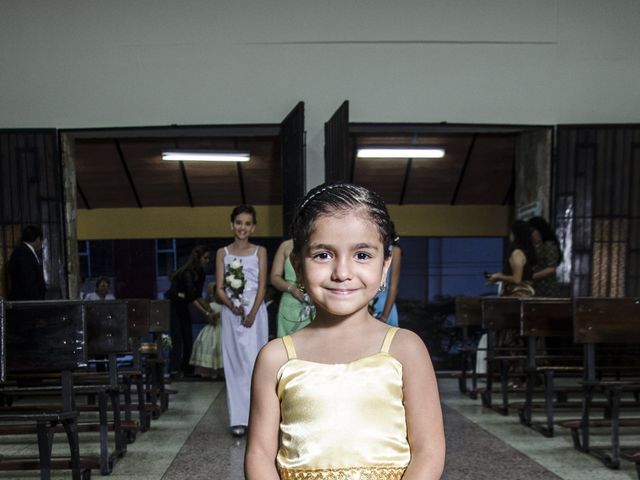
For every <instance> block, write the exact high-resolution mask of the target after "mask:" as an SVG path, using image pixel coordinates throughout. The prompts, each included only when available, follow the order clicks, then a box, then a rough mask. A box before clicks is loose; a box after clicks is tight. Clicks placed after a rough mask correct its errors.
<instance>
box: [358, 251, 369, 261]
mask: <svg viewBox="0 0 640 480" xmlns="http://www.w3.org/2000/svg"><path fill="white" fill-rule="evenodd" d="M370 258H371V255H369V254H368V253H367V252H358V253H356V259H357V260H369V259H370Z"/></svg>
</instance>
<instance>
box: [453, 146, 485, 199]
mask: <svg viewBox="0 0 640 480" xmlns="http://www.w3.org/2000/svg"><path fill="white" fill-rule="evenodd" d="M476 138H478V135H477V134H474V135H473V137H471V143H470V144H469V148H467V154H466V155H465V157H464V163H463V164H462V169H461V170H460V175H459V176H458V182H457V183H456V188H455V190H454V191H453V196H452V197H451V202H450V204H451V205H455V204H456V200H457V199H458V194H459V193H460V187H461V186H462V181H463V180H464V174H465V173H466V171H467V167H468V166H469V161H470V160H471V155H472V154H473V147H474V146H475V144H476Z"/></svg>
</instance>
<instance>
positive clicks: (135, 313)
mask: <svg viewBox="0 0 640 480" xmlns="http://www.w3.org/2000/svg"><path fill="white" fill-rule="evenodd" d="M127 305H128V319H129V342H130V345H129V352H127V353H128V354H130V355H131V356H132V358H133V362H132V365H131V370H127V371H126V373H127V375H125V376H124V377H123V378H124V382H125V383H127V390H125V396H129V397H130V395H131V383H132V382H134V381H135V384H136V393H137V402H138V418H139V421H140V431H141V432H145V431H147V429H148V428H149V427H150V426H151V416H152V414H153V412H155V411H157V410H159V407H156V406H154V405H153V404H150V403H149V404H147V403H146V401H145V392H144V373H143V366H142V356H141V354H140V346H141V344H142V339H143V338H144V337H146V336H147V335H148V334H149V300H147V299H127ZM126 401H127V400H126V399H125V403H126ZM128 402H129V403H130V402H131V400H130V398H129V399H128ZM125 420H129V421H130V420H131V413H130V412H129V411H126V410H125ZM129 434H130V435H131V433H130V432H129Z"/></svg>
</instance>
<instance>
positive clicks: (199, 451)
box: [0, 380, 640, 480]
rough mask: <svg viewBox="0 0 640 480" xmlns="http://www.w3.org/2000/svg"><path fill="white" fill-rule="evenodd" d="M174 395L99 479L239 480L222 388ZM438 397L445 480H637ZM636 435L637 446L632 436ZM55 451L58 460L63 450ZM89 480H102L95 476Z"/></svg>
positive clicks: (237, 443)
mask: <svg viewBox="0 0 640 480" xmlns="http://www.w3.org/2000/svg"><path fill="white" fill-rule="evenodd" d="M174 387H175V388H177V389H178V390H179V394H178V395H177V396H175V397H174V398H173V399H172V402H171V405H170V408H169V411H167V412H166V413H164V414H163V415H162V416H161V417H160V419H158V420H156V421H153V423H152V428H151V430H150V431H149V432H146V433H144V434H140V435H139V436H138V438H137V440H136V441H135V442H134V443H133V444H130V445H129V446H128V452H127V455H126V456H125V457H124V458H123V459H121V460H120V461H119V462H118V463H116V465H115V467H114V469H113V473H112V474H111V475H110V476H109V477H105V478H111V479H113V480H125V479H131V480H134V479H135V480H182V479H189V480H200V479H202V480H205V479H207V480H212V479H213V480H217V479H220V480H241V479H243V478H244V477H243V473H242V462H243V455H244V447H245V442H244V440H237V439H234V438H232V437H231V436H230V435H229V433H228V427H227V411H226V396H225V390H224V383H220V382H184V383H178V384H174ZM440 390H441V398H442V401H443V404H444V405H445V422H446V423H447V437H448V438H447V443H448V458H447V469H446V471H445V475H444V477H443V479H445V480H454V479H455V480H461V479H467V478H468V479H473V480H481V479H485V478H486V479H492V480H502V479H504V480H516V479H523V480H530V479H536V480H542V479H544V480H553V479H557V478H561V479H565V480H578V479H579V480H585V479H598V480H630V479H631V480H635V479H637V475H636V473H635V467H634V466H633V464H631V463H628V462H624V463H623V467H622V469H621V470H619V471H611V470H607V469H606V468H604V467H603V466H602V465H601V464H600V462H598V461H597V460H595V459H592V458H591V457H589V456H587V455H584V454H580V453H578V452H576V451H575V450H574V449H573V447H572V445H571V439H570V436H569V433H568V432H565V431H562V430H561V431H559V432H558V434H557V436H556V437H555V438H552V439H549V438H544V437H542V436H541V435H539V434H538V433H536V432H533V431H532V430H529V429H527V428H525V427H522V426H520V425H519V423H518V422H517V419H516V417H515V415H511V416H508V417H503V416H501V415H498V414H497V413H495V412H493V411H490V410H487V409H484V408H482V407H481V406H480V402H479V400H478V401H474V400H471V399H469V398H467V397H465V396H462V395H460V393H459V392H458V390H457V384H456V383H455V381H453V380H441V382H440ZM635 435H636V438H637V439H638V440H640V435H638V434H637V432H636V434H635ZM603 438H604V439H605V440H606V437H603ZM630 438H633V437H630ZM15 440H16V439H15V438H14V439H13V441H12V442H9V441H8V439H6V438H4V439H3V438H2V437H0V455H3V454H7V455H8V454H15V453H22V454H26V453H36V450H35V449H34V447H33V446H32V444H31V440H30V439H28V438H26V437H22V438H21V439H19V441H18V442H15ZM638 443H639V444H640V441H639V442H638ZM95 445H96V436H95V435H93V436H91V435H89V434H83V440H82V448H83V450H82V453H84V454H90V453H96V452H97V448H96V446H95ZM55 450H56V451H59V452H60V453H64V449H63V445H61V444H58V445H56V447H55ZM93 477H94V478H100V475H99V472H94V473H93ZM38 478H39V476H38V474H37V472H30V473H15V472H10V473H9V472H5V473H0V479H16V480H18V479H24V480H27V479H28V480H32V479H33V480H36V479H38ZM53 478H54V479H56V480H57V479H63V478H69V475H68V473H65V474H56V475H54V477H53Z"/></svg>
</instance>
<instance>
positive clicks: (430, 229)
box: [78, 205, 513, 240]
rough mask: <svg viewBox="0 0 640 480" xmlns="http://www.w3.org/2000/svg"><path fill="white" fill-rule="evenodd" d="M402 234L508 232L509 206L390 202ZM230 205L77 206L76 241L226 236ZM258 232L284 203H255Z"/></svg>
mask: <svg viewBox="0 0 640 480" xmlns="http://www.w3.org/2000/svg"><path fill="white" fill-rule="evenodd" d="M388 208H389V213H390V214H391V217H392V218H393V221H394V222H395V224H396V229H397V230H398V234H399V235H400V236H417V237H422V236H424V237H428V236H447V237H448V236H451V237H455V236H463V237H465V236H471V237H485V236H506V235H508V233H509V225H510V223H511V218H512V217H513V209H512V208H511V207H502V206H496V205H459V206H449V205H389V206H388ZM231 209H232V208H231V207H194V208H189V207H157V208H102V209H101V208H97V209H93V210H84V209H79V210H78V240H108V239H134V238H216V237H230V236H231V229H230V226H229V214H230V213H231ZM256 212H257V214H258V226H257V228H256V231H255V234H254V235H255V236H256V237H281V236H282V207H280V206H273V205H259V206H256Z"/></svg>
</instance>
